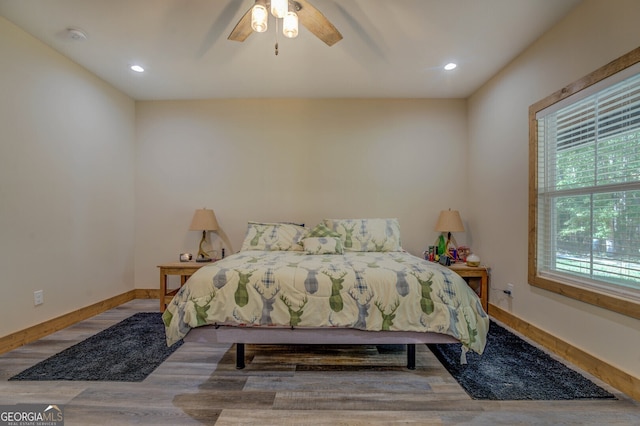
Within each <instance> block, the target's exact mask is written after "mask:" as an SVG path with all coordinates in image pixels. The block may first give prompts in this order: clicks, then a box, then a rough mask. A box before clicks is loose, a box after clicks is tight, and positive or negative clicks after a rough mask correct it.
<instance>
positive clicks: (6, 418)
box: [0, 404, 64, 426]
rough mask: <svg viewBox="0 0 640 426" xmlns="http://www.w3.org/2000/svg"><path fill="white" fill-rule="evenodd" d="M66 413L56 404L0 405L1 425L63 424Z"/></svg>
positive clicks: (52, 425)
mask: <svg viewBox="0 0 640 426" xmlns="http://www.w3.org/2000/svg"><path fill="white" fill-rule="evenodd" d="M63 425H64V413H63V411H62V408H61V407H60V406H58V405H55V404H50V405H47V404H17V405H0V426H63Z"/></svg>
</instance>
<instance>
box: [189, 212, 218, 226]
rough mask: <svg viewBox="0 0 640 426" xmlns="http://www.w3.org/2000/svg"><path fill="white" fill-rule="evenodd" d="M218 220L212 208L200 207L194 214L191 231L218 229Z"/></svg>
mask: <svg viewBox="0 0 640 426" xmlns="http://www.w3.org/2000/svg"><path fill="white" fill-rule="evenodd" d="M217 230H218V221H217V220H216V215H215V213H213V210H211V209H198V210H196V212H195V213H194V214H193V219H191V226H190V227H189V231H217Z"/></svg>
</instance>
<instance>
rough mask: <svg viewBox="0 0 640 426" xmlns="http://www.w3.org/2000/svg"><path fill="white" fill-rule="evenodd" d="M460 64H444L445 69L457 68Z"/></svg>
mask: <svg viewBox="0 0 640 426" xmlns="http://www.w3.org/2000/svg"><path fill="white" fill-rule="evenodd" d="M457 66H458V64H454V63H453V62H449V63H448V64H447V65H445V66H444V69H445V70H447V71H451V70H453V69H455V68H456V67H457Z"/></svg>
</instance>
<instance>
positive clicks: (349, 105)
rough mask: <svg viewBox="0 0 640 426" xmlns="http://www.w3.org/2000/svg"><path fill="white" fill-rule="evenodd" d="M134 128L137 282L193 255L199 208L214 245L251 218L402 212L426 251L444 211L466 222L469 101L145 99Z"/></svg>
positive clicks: (406, 229)
mask: <svg viewBox="0 0 640 426" xmlns="http://www.w3.org/2000/svg"><path fill="white" fill-rule="evenodd" d="M136 132H137V137H136V144H137V146H136V209H135V211H136V222H135V228H136V249H135V260H136V269H135V278H136V280H135V281H136V287H138V288H155V287H157V286H158V284H157V282H158V271H157V268H156V265H158V264H159V263H162V262H167V261H177V260H178V254H179V253H180V252H191V253H196V252H197V249H198V242H199V240H200V237H201V234H200V233H199V232H194V231H189V230H188V228H189V224H190V221H191V217H192V215H193V212H194V210H195V209H197V208H202V207H207V208H212V209H214V210H215V213H216V216H217V218H218V222H219V224H220V226H221V231H220V232H219V233H218V234H212V235H211V237H212V244H213V247H214V248H219V247H220V245H221V244H222V243H224V245H225V247H226V249H227V252H228V253H231V252H234V251H237V250H239V249H240V246H241V243H242V240H243V238H244V233H245V230H246V224H247V221H249V220H256V221H295V222H303V223H305V224H307V226H311V227H312V226H314V225H316V224H317V223H319V222H320V221H321V220H322V219H323V218H325V217H334V218H337V217H341V218H356V217H397V218H398V219H399V220H400V226H401V233H402V238H403V246H404V247H405V248H406V249H407V250H408V251H410V252H412V253H414V254H420V253H422V251H423V250H424V249H425V248H426V247H427V246H428V245H429V244H432V243H433V241H434V240H435V238H436V236H437V233H435V232H433V226H434V225H435V222H436V220H437V217H438V214H439V212H440V210H442V209H447V208H453V209H458V210H460V213H461V215H462V218H463V220H465V219H466V218H468V213H467V201H466V200H467V197H466V195H467V188H466V182H467V175H466V140H467V130H466V102H465V101H463V100H346V99H328V100H308V99H266V100H210V101H185V102H138V103H136ZM456 237H457V240H458V242H459V243H462V242H464V241H465V240H466V237H467V234H465V233H462V235H456ZM225 238H226V240H225Z"/></svg>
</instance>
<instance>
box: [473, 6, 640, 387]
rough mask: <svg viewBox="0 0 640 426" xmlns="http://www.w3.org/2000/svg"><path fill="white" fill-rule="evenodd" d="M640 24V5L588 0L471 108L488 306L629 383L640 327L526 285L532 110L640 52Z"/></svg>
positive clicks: (638, 364)
mask: <svg viewBox="0 0 640 426" xmlns="http://www.w3.org/2000/svg"><path fill="white" fill-rule="evenodd" d="M638 17H640V2H638V1H637V0H616V1H606V2H605V1H601V0H586V1H585V2H584V3H582V4H581V5H579V6H578V7H577V8H576V9H574V10H573V11H572V12H571V14H570V15H568V16H567V17H566V19H564V20H563V21H562V22H560V23H559V24H558V25H557V26H556V27H555V28H553V29H552V30H551V31H549V32H548V33H546V34H545V35H544V36H543V37H542V38H540V39H539V40H538V41H537V42H536V43H535V44H534V45H532V46H531V47H530V48H529V49H528V50H526V51H525V52H524V53H523V54H522V55H521V56H520V57H518V58H517V59H516V60H515V61H513V62H512V63H511V64H510V65H509V66H508V67H506V68H505V69H504V70H502V72H500V73H499V74H498V75H497V76H495V77H494V78H493V79H492V80H491V81H489V82H488V83H487V84H486V85H485V86H484V87H483V88H482V89H481V90H479V91H478V92H477V93H476V94H475V95H474V96H473V97H471V99H470V100H469V158H471V159H473V160H472V161H470V166H469V171H470V173H469V174H470V177H471V180H470V191H469V194H470V203H469V206H470V209H471V214H470V217H472V218H473V219H472V220H471V222H472V224H473V225H474V229H476V230H477V234H478V238H477V239H476V240H477V244H476V246H477V248H478V250H479V252H480V254H481V256H482V257H483V259H484V260H486V262H487V263H488V264H490V265H491V266H492V277H491V279H492V287H494V288H493V289H492V293H491V295H490V298H491V302H492V303H494V304H497V305H498V306H500V307H502V308H504V309H506V310H507V311H510V312H512V313H513V314H514V315H516V316H518V317H520V318H522V319H524V320H526V321H528V322H530V323H531V324H533V325H535V326H537V327H540V328H542V329H544V330H547V331H548V332H550V333H551V334H553V335H555V336H557V337H559V338H561V339H562V340H565V341H567V342H570V343H571V344H573V345H574V346H577V347H579V348H581V349H583V350H585V351H586V352H589V353H591V354H593V355H594V356H596V357H597V358H600V359H602V360H604V361H606V362H608V363H611V364H613V365H615V366H617V367H619V368H620V369H622V370H624V371H626V372H628V373H630V374H632V375H633V376H635V377H640V321H638V320H635V319H632V318H629V317H626V316H623V315H618V314H616V313H613V312H610V311H607V310H604V309H600V308H597V307H595V306H592V305H588V304H584V303H580V302H577V301H575V300H573V299H569V298H566V297H562V296H559V295H556V294H554V293H550V292H547V291H544V290H541V289H538V288H535V287H531V286H529V285H528V284H527V256H528V254H527V237H528V216H527V215H528V162H529V157H528V108H529V105H531V104H533V103H534V102H536V101H538V100H540V99H542V98H544V97H546V96H548V95H550V94H551V93H553V92H555V91H556V90H559V89H561V88H562V87H564V86H565V85H567V84H569V83H571V82H573V81H575V80H577V79H579V78H581V77H583V76H585V75H587V74H589V73H590V72H592V71H594V70H596V69H597V68H599V67H601V66H603V65H605V64H606V63H608V62H610V61H612V60H613V59H616V58H617V57H619V56H621V55H623V54H625V53H627V52H629V51H631V50H633V49H634V48H636V47H638V43H639V42H640V26H638V22H637V21H638ZM507 283H513V284H515V292H514V293H515V296H514V297H513V299H512V300H509V299H508V298H506V297H505V296H504V295H503V294H502V292H501V291H500V290H498V288H504V287H505V286H506V284H507Z"/></svg>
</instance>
